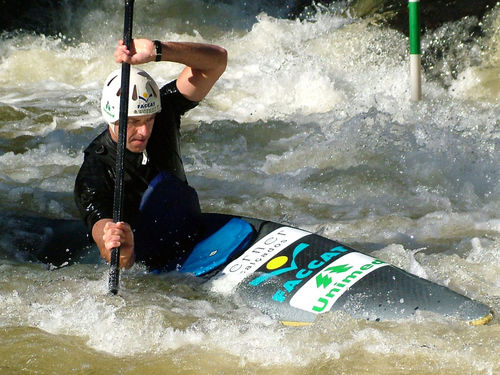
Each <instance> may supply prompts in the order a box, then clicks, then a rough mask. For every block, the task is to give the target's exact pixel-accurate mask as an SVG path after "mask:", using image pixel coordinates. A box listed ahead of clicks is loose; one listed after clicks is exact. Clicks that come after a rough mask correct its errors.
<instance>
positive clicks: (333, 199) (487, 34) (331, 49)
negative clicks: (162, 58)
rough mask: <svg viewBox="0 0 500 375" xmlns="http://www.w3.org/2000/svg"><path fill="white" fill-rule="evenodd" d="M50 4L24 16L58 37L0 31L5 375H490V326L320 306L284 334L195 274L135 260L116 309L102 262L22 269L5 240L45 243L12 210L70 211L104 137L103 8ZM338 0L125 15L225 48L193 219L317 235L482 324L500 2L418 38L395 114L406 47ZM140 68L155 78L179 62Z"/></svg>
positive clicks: (169, 73)
mask: <svg viewBox="0 0 500 375" xmlns="http://www.w3.org/2000/svg"><path fill="white" fill-rule="evenodd" d="M58 6H60V8H61V12H60V13H57V12H56V13H54V11H53V10H52V11H50V12H48V13H42V14H41V15H40V17H42V18H44V17H45V18H47V19H48V18H50V17H52V18H51V19H52V21H50V22H55V24H56V25H58V26H59V27H60V28H61V30H65V32H64V34H63V33H61V34H60V35H59V34H57V33H55V34H54V33H52V34H50V36H49V34H46V35H42V34H40V33H32V32H31V31H21V32H16V33H10V34H3V36H2V38H1V39H0V46H1V47H2V51H4V52H3V54H2V57H1V60H0V212H1V213H2V217H1V218H0V223H1V224H2V227H3V228H4V230H3V231H1V232H0V373H2V374H22V373H38V374H68V373H75V374H90V373H95V374H101V373H102V374H104V373H122V374H137V373H140V374H184V373H194V372H198V373H207V374H225V373H227V374H235V373H238V374H282V373H284V372H287V373H290V374H305V373H308V374H309V373H313V374H331V373H332V372H333V371H335V372H336V373H344V374H361V373H382V372H383V373H387V374H406V373H419V374H427V373H435V372H439V373H442V374H494V373H496V372H498V371H499V370H500V362H499V361H498V359H497V358H496V356H495V355H493V354H494V353H495V352H496V350H497V349H496V348H497V347H498V346H499V344H500V342H499V337H500V335H499V333H500V331H499V325H498V318H495V320H494V321H493V322H492V323H490V324H489V325H488V326H484V327H470V326H466V325H464V324H463V323H460V322H456V321H450V320H442V319H439V318H436V317H427V316H425V315H422V316H418V317H417V318H415V319H414V320H412V321H401V322H387V323H373V322H364V321H359V320H354V319H352V318H350V317H348V316H344V315H342V314H331V315H325V316H322V317H321V318H320V319H319V321H318V322H317V324H315V325H313V326H311V327H305V328H290V327H283V326H281V325H280V324H279V323H277V322H275V321H272V320H271V319H270V318H268V317H267V316H265V315H262V314H260V313H259V312H258V311H255V310H252V309H249V308H248V307H246V306H245V305H244V304H242V303H241V302H240V301H238V300H237V299H234V300H232V299H225V298H220V297H219V296H218V295H216V294H214V293H212V292H211V290H210V287H209V286H208V285H204V284H201V282H200V281H199V280H196V279H193V278H189V277H179V276H175V275H167V276H163V277H158V276H151V275H147V274H145V272H144V270H142V269H141V268H140V267H136V268H134V269H132V270H131V271H128V272H125V273H124V274H123V280H122V295H121V296H120V297H116V298H110V297H109V296H108V295H107V293H106V291H107V267H106V265H104V264H91V265H89V264H80V265H75V266H71V267H67V268H63V269H60V270H56V271H47V270H46V268H45V267H44V266H42V265H40V264H36V263H29V262H26V258H25V255H24V254H23V253H22V252H21V251H20V250H22V249H20V248H19V245H18V243H19V239H20V238H21V239H26V238H32V242H33V243H35V244H36V241H39V238H40V236H38V235H36V236H35V235H34V234H33V233H34V232H35V228H33V230H32V231H30V230H29V229H26V228H25V227H23V228H20V226H17V227H16V224H15V222H14V221H13V219H12V218H13V217H14V218H15V217H19V216H21V215H25V214H30V215H32V216H34V217H35V218H36V217H39V218H40V221H42V219H41V217H50V218H74V217H76V215H77V213H76V209H75V208H74V205H73V200H72V189H73V181H74V177H75V175H76V172H77V170H78V167H79V165H80V163H81V162H82V150H83V148H84V147H85V145H86V144H87V143H88V142H89V141H90V140H91V139H92V138H93V137H94V136H95V135H96V134H98V133H99V132H100V131H101V130H102V129H103V125H102V121H101V119H100V113H99V109H98V102H99V96H100V90H101V85H102V82H103V80H104V78H105V77H106V75H107V74H108V73H109V71H111V70H112V69H114V68H115V64H114V62H113V59H112V51H113V48H114V45H115V43H116V40H117V39H118V38H119V37H120V35H121V28H122V17H123V15H122V12H121V7H122V3H121V2H119V1H95V2H86V3H85V5H81V6H80V7H78V9H75V8H74V4H72V3H69V2H67V3H65V2H61V3H60V4H59V5H58ZM342 6H343V5H342V4H338V5H336V6H332V8H331V9H330V11H324V12H318V13H317V14H316V15H315V16H314V17H313V18H312V19H310V20H308V21H305V20H303V21H301V20H299V19H289V18H287V16H286V15H283V14H280V11H279V9H280V8H277V7H276V8H274V9H270V8H269V5H268V4H267V3H264V2H262V3H248V4H247V3H245V5H243V3H242V2H210V1H199V0H190V1H188V0H186V1H181V2H178V1H177V2H173V1H151V2H147V3H146V2H140V1H137V2H136V12H135V24H134V29H135V35H142V36H146V37H151V38H158V39H170V40H192V41H206V42H211V43H216V44H220V45H222V46H224V47H225V48H226V49H227V50H228V52H229V64H228V68H227V71H226V73H225V74H224V75H223V77H222V78H221V79H220V81H219V82H218V83H217V85H216V86H215V88H214V89H213V91H212V92H211V93H210V95H209V96H208V97H207V98H206V100H205V101H204V102H203V103H202V104H201V105H200V106H199V107H198V108H197V109H195V110H193V111H192V112H191V113H190V114H189V115H188V116H187V118H186V119H185V121H184V124H183V142H184V143H183V153H184V159H185V165H186V169H187V172H188V178H189V180H190V182H191V184H192V185H193V186H195V187H196V188H197V190H198V191H199V195H200V199H201V201H202V206H203V208H204V210H206V211H215V212H226V213H233V214H242V215H246V216H254V217H260V218H267V219H271V220H274V221H281V222H287V223H292V224H293V225H296V226H298V227H301V228H304V229H308V230H312V231H319V232H320V233H322V234H323V235H325V236H327V237H330V238H333V239H337V240H340V241H343V242H345V243H349V244H355V245H356V246H357V247H358V248H360V249H361V250H364V251H370V252H372V255H375V256H377V257H379V258H381V259H384V260H387V261H390V262H392V263H393V264H395V265H397V266H400V267H402V268H404V269H406V270H410V271H411V272H413V273H416V274H418V275H420V276H424V277H426V278H429V279H430V280H432V281H435V282H438V283H440V284H444V285H447V286H449V287H450V288H452V289H454V290H457V291H459V292H460V293H462V294H465V295H467V296H470V297H472V298H475V299H477V300H479V301H482V302H484V303H486V304H488V305H490V306H492V308H493V309H494V310H495V311H497V312H498V310H499V307H500V298H499V296H500V279H499V276H498V275H499V274H500V268H499V264H500V256H499V254H500V252H499V250H500V217H499V215H498V212H499V211H500V184H499V176H500V168H499V165H500V164H499V161H500V160H499V151H498V148H499V135H500V134H499V128H500V126H499V114H500V112H499V106H498V103H499V98H500V83H499V80H498V77H499V76H500V75H499V70H498V69H499V68H498V67H499V64H498V61H499V55H498V48H497V47H498V43H499V39H498V38H499V34H498V30H499V29H498V25H499V22H500V21H499V13H498V6H497V7H496V8H494V9H492V10H489V11H488V12H487V13H486V17H485V18H484V19H482V20H481V22H479V21H478V19H477V18H474V17H468V18H465V19H460V20H455V21H451V22H448V23H446V24H443V25H442V26H439V27H438V28H436V29H434V30H430V31H428V32H427V33H426V34H425V36H424V37H423V40H422V47H423V53H424V56H423V60H424V63H425V67H424V68H425V73H424V77H423V81H424V83H423V92H424V98H423V100H422V101H421V102H419V103H411V102H410V101H409V82H408V81H409V80H408V71H409V67H408V47H407V46H408V40H407V38H406V37H405V35H404V34H402V33H400V32H399V31H397V30H394V29H391V28H389V27H388V26H387V25H383V24H382V25H381V24H379V23H378V22H375V21H373V20H371V19H357V18H349V17H347V16H346V15H345V12H344V9H343V8H342ZM266 7H267V10H268V12H267V13H259V11H260V10H263V9H264V8H266ZM54 14H60V22H59V21H58V20H57V17H56V18H54ZM256 15H257V16H256ZM54 19H55V21H54ZM478 28H479V29H480V31H481V32H480V33H477V32H476V31H475V30H477V29H478ZM472 31H474V32H476V33H475V34H474V33H473V34H471V32H472ZM145 69H147V70H148V71H149V72H150V73H151V74H152V75H153V76H154V77H155V78H157V80H158V81H159V82H160V83H164V82H167V81H168V80H170V79H172V78H173V77H175V76H176V75H177V74H178V73H179V71H180V69H181V67H180V66H176V65H173V64H168V63H162V64H149V65H148V66H146V67H145ZM35 220H36V219H35ZM13 223H14V224H13ZM34 227H36V221H35V225H34ZM6 228H8V229H6ZM21 229H22V230H21ZM37 236H38V237H37ZM35 246H36V245H35ZM417 250H420V251H418V252H417Z"/></svg>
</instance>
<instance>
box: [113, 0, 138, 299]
mask: <svg viewBox="0 0 500 375" xmlns="http://www.w3.org/2000/svg"><path fill="white" fill-rule="evenodd" d="M133 13H134V0H125V20H124V25H123V42H124V44H125V45H126V46H127V48H130V43H131V41H132V20H133ZM129 84H130V65H129V64H127V63H125V62H123V63H122V81H121V94H120V123H119V129H118V145H117V151H116V182H115V193H114V200H113V221H114V222H115V223H117V222H119V221H121V220H122V207H123V160H124V154H125V147H126V140H127V119H128V98H129ZM119 282H120V248H119V247H115V248H114V249H113V250H111V259H110V264H109V291H110V292H111V293H112V294H116V293H118V286H119Z"/></svg>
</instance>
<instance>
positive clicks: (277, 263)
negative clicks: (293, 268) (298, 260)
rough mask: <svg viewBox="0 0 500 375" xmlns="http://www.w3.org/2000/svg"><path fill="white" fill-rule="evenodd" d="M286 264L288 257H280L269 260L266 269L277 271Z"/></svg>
mask: <svg viewBox="0 0 500 375" xmlns="http://www.w3.org/2000/svg"><path fill="white" fill-rule="evenodd" d="M286 262H288V257H287V256H285V255H282V256H279V257H276V258H273V259H271V260H270V261H269V262H268V263H267V265H266V268H267V269H268V270H275V269H278V268H280V267H281V266H283V265H284V264H285V263H286Z"/></svg>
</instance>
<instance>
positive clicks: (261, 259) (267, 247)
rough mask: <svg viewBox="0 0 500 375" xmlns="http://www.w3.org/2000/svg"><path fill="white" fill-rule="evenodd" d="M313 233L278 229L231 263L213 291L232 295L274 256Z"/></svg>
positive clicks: (217, 280)
mask: <svg viewBox="0 0 500 375" xmlns="http://www.w3.org/2000/svg"><path fill="white" fill-rule="evenodd" d="M309 234H311V233H309V232H306V231H304V230H301V229H295V228H290V227H281V228H278V229H276V230H274V231H272V232H271V233H269V234H268V235H266V236H264V237H262V238H261V239H260V240H259V241H257V242H256V243H255V244H253V245H252V246H251V247H250V248H249V249H248V250H246V251H245V252H244V253H243V254H242V255H241V256H240V257H238V258H237V259H235V260H233V261H232V262H231V263H229V264H228V265H227V266H226V267H225V268H224V269H223V270H222V271H221V272H220V273H219V275H217V277H216V278H215V279H214V280H213V281H212V289H213V290H214V291H216V292H219V293H230V292H232V291H233V289H234V288H235V287H236V286H237V285H238V284H239V283H240V282H241V281H242V280H243V279H245V278H246V277H247V276H248V275H250V274H252V273H253V272H255V271H256V270H257V269H258V268H259V267H260V266H262V265H263V264H264V263H266V262H267V261H268V260H269V259H270V258H272V257H273V256H274V255H276V254H278V253H279V252H280V251H281V250H283V249H285V248H286V247H287V246H289V245H290V244H292V243H294V242H295V241H297V240H299V239H301V238H302V237H305V236H307V235H309Z"/></svg>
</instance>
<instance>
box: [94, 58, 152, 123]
mask: <svg viewBox="0 0 500 375" xmlns="http://www.w3.org/2000/svg"><path fill="white" fill-rule="evenodd" d="M121 77H122V71H121V69H118V70H115V71H114V72H112V73H111V74H110V75H109V76H108V77H107V78H106V81H105V82H104V87H103V89H102V97H101V112H102V115H103V117H104V119H105V120H106V122H108V123H109V124H114V123H115V122H116V121H118V120H119V118H120V94H121V83H122V82H121V79H122V78H121ZM160 111H161V100H160V90H159V89H158V85H157V84H156V82H155V81H154V79H153V78H151V76H150V75H149V74H148V73H146V72H145V71H144V70H141V69H137V68H134V67H132V66H131V67H130V85H129V100H128V116H144V115H151V114H153V113H158V112H160Z"/></svg>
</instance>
